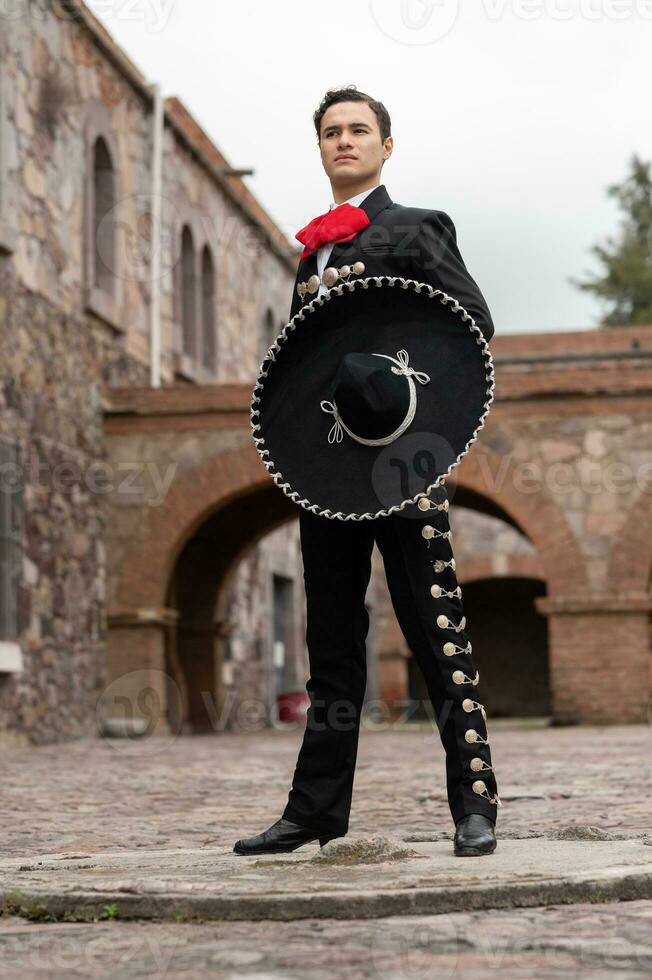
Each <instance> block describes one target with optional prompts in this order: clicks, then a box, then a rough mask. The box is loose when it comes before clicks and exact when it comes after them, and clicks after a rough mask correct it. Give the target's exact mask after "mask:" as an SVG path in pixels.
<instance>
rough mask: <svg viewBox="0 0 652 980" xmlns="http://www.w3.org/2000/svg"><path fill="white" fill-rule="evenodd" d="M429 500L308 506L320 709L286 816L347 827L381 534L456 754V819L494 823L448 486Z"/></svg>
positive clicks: (312, 716)
mask: <svg viewBox="0 0 652 980" xmlns="http://www.w3.org/2000/svg"><path fill="white" fill-rule="evenodd" d="M430 507H431V509H429V510H427V511H422V510H420V509H418V508H416V507H414V506H413V505H410V507H408V508H406V511H407V512H409V513H404V512H402V511H399V512H397V513H395V514H392V515H390V516H389V517H379V518H376V519H374V520H369V519H366V520H363V521H340V520H333V519H331V518H328V517H318V516H316V515H315V514H312V513H310V511H307V510H305V509H303V508H301V510H300V514H299V523H300V536H301V551H302V555H303V565H304V581H305V589H306V602H307V629H306V641H307V645H308V657H309V663H310V678H309V680H308V684H307V691H308V694H309V696H310V706H309V708H308V712H307V717H306V728H305V732H304V736H303V742H302V745H301V749H300V751H299V757H298V759H297V764H296V768H295V771H294V777H293V780H292V787H291V790H290V793H289V797H288V802H287V805H286V807H285V810H284V812H283V816H284V817H286V818H287V819H288V820H293V821H294V822H295V823H298V824H302V825H305V826H307V827H311V828H314V829H316V830H323V831H324V832H330V833H338V834H344V833H346V831H347V830H348V825H349V812H350V809H351V797H352V792H353V777H354V771H355V764H356V757H357V751H358V735H359V722H360V714H361V710H362V703H363V699H364V694H365V688H366V679H367V675H366V671H367V665H366V649H365V641H366V637H367V632H368V628H369V615H368V613H367V610H366V608H365V604H364V599H365V594H366V591H367V585H368V583H369V578H370V575H371V553H372V550H373V545H374V541H376V542H377V544H378V547H379V550H380V552H381V554H382V557H383V562H384V566H385V575H386V578H387V584H388V587H389V592H390V596H391V600H392V605H393V607H394V611H395V613H396V617H397V620H398V623H399V625H400V627H401V630H402V632H403V635H404V636H405V639H406V641H407V644H408V646H409V648H410V650H411V651H412V654H413V656H414V657H415V658H416V660H417V663H418V664H419V668H420V669H421V671H422V672H423V675H424V678H425V681H426V685H427V690H428V696H429V698H430V701H431V703H432V709H433V711H434V716H435V719H436V722H437V726H438V729H439V733H440V736H441V740H442V744H443V746H444V750H445V753H446V785H447V793H448V801H449V806H450V811H451V814H452V817H453V820H454V822H456V823H457V821H458V820H459V819H460V818H461V817H463V816H465V814H468V813H483V814H485V816H487V817H489V818H490V819H491V820H492V821H493V822H494V823H495V821H496V809H497V806H499V805H500V801H499V798H498V795H497V787H496V780H495V776H494V772H493V770H492V768H491V766H492V763H491V753H490V748H489V744H488V736H487V728H486V716H485V711H484V707H483V706H482V704H481V702H480V698H479V685H478V683H477V680H478V675H477V672H476V670H475V668H474V666H473V659H472V654H471V645H470V642H469V639H468V636H467V634H466V633H465V631H464V611H463V606H462V600H461V598H460V597H459V595H457V594H456V592H458V591H460V592H461V590H460V589H459V586H458V582H457V576H456V573H455V561H454V557H453V549H452V546H451V539H450V526H449V522H448V509H447V508H448V496H447V492H446V488H445V487H444V486H440V487H438V488H436V489H435V491H433V493H432V494H431V495H430ZM440 592H441V593H442V594H441V595H440V594H439V593H440ZM448 593H453V595H449V594H448ZM474 680H475V681H476V683H475V684H474V683H472V682H473V681H474Z"/></svg>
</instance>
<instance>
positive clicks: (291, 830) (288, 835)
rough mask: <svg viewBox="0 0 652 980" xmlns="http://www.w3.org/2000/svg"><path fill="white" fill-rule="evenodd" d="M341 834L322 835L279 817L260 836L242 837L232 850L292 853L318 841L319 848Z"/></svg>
mask: <svg viewBox="0 0 652 980" xmlns="http://www.w3.org/2000/svg"><path fill="white" fill-rule="evenodd" d="M342 836H343V835H342V834H323V833H320V831H318V830H310V828H309V827H302V826H301V824H298V823H293V822H292V821H291V820H286V819H285V818H284V817H281V819H280V820H277V821H276V823H273V824H272V826H271V827H268V828H267V830H263V832H262V834H256V836H255V837H242V838H241V839H240V840H238V841H236V842H235V844H234V846H233V850H234V851H235V853H236V854H281V853H283V852H284V851H294V850H296V848H297V847H301V845H302V844H309V843H310V842H311V841H314V840H319V845H320V847H323V846H324V844H327V843H328V841H329V840H333V839H334V838H335V837H342Z"/></svg>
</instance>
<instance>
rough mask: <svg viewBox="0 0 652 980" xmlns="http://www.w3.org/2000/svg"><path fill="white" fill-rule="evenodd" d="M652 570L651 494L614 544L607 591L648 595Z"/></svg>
mask: <svg viewBox="0 0 652 980" xmlns="http://www.w3.org/2000/svg"><path fill="white" fill-rule="evenodd" d="M651 570H652V493H646V492H645V491H643V493H641V495H640V497H639V498H638V500H637V501H636V503H635V504H634V506H633V507H632V508H631V510H630V512H629V516H628V517H627V519H626V521H625V523H624V524H623V526H622V527H621V528H620V529H619V530H618V532H617V534H616V538H615V540H614V541H613V542H612V546H611V554H610V556H609V565H608V568H607V582H606V588H607V589H608V590H609V591H612V590H615V591H616V592H648V591H649V588H650V572H651Z"/></svg>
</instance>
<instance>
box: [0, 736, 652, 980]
mask: <svg viewBox="0 0 652 980" xmlns="http://www.w3.org/2000/svg"><path fill="white" fill-rule="evenodd" d="M489 734H490V738H491V744H492V754H493V757H494V763H495V765H496V770H497V778H498V788H499V793H500V795H501V799H502V800H503V804H504V805H503V807H502V808H501V809H500V810H499V811H498V824H497V832H498V837H499V838H500V836H501V834H502V835H503V836H505V837H507V836H518V837H523V836H528V835H529V834H535V835H538V834H542V835H544V836H548V835H554V834H555V833H558V832H559V831H560V830H563V829H564V828H567V827H569V826H572V825H573V824H579V825H593V826H597V827H599V828H602V829H603V830H605V831H608V832H610V833H612V834H617V835H622V836H633V835H638V834H643V833H649V832H650V831H651V830H652V819H651V818H652V807H651V805H650V796H651V793H652V765H651V764H650V747H651V742H652V731H651V730H650V729H649V728H647V727H646V726H619V727H598V726H594V727H570V728H537V727H528V726H524V725H518V724H516V723H513V722H507V721H505V722H502V721H498V720H494V721H493V722H492V721H491V719H490V720H489ZM300 739H301V731H300V730H299V729H298V728H297V729H296V730H294V731H290V732H270V731H265V732H261V733H253V734H235V733H222V734H219V735H215V736H203V737H199V738H191V737H185V738H177V739H174V740H169V741H168V740H165V739H162V740H157V739H152V740H150V741H148V742H137V741H136V742H128V741H99V740H93V741H86V742H72V743H68V744H65V745H58V746H47V747H43V748H32V749H24V750H20V751H14V752H11V753H6V754H5V755H4V756H3V757H2V773H3V778H2V788H1V792H0V827H1V828H2V838H1V840H0V851H2V852H3V853H4V854H5V855H7V856H25V857H27V856H33V855H35V854H38V853H44V852H53V851H56V852H64V853H68V854H71V855H72V854H77V853H84V854H88V853H91V852H93V851H101V850H116V849H119V848H125V849H129V850H131V849H133V848H135V847H148V848H159V849H163V850H164V849H166V848H177V847H198V846H199V847H201V846H202V845H209V844H212V845H214V844H229V843H230V842H231V841H233V840H235V839H236V838H237V837H238V836H241V835H242V834H243V833H254V832H257V831H259V830H261V829H263V828H264V827H266V826H268V825H269V823H271V822H272V821H273V820H275V819H276V818H277V817H278V816H279V815H280V812H281V810H282V807H283V805H284V804H285V801H286V799H287V791H288V788H289V785H290V781H291V778H292V772H293V769H294V763H295V761H296V754H297V751H298V747H299V744H300ZM443 762H444V760H443V752H442V749H441V745H440V743H439V736H438V734H437V733H436V732H434V733H433V731H432V730H422V731H415V730H412V731H400V730H395V729H394V730H389V731H382V732H373V731H364V732H363V733H362V735H361V739H360V750H359V755H358V768H357V772H356V783H355V788H354V796H353V809H352V814H351V824H350V833H351V834H367V833H391V834H399V835H410V834H412V835H413V834H416V835H420V834H423V835H424V836H425V835H428V836H430V837H432V836H435V837H439V836H444V837H449V836H450V837H452V831H453V826H452V821H451V818H450V813H449V810H448V804H447V800H446V794H445V789H444V769H443ZM499 846H500V844H499ZM533 846H535V845H533ZM490 860H493V858H487V861H490ZM352 914H353V915H354V914H355V910H352ZM206 973H210V975H211V976H216V977H235V976H238V977H245V978H249V980H254V978H255V980H264V978H267V977H270V978H271V977H274V978H278V980H282V978H284V977H292V978H295V977H296V978H301V980H313V978H315V980H318V978H322V977H329V978H331V977H333V976H337V977H347V978H348V977H349V976H350V977H354V976H355V977H365V978H366V977H369V978H378V980H385V978H388V980H390V978H391V980H417V978H419V980H421V978H426V977H427V978H430V977H435V976H436V977H437V978H446V977H456V978H457V977H464V978H465V980H469V978H471V980H474V978H476V977H477V978H480V977H482V978H486V977H493V976H498V975H500V976H501V977H509V978H525V977H528V978H530V977H532V978H537V980H542V978H547V977H550V978H557V977H561V976H564V975H568V974H574V975H577V976H582V977H587V978H589V977H590V978H591V980H594V978H597V980H601V978H603V977H604V978H606V977H608V976H609V977H612V976H613V975H614V974H617V975H618V976H619V977H637V978H638V977H650V976H651V975H652V902H643V901H637V902H620V903H613V904H607V905H575V906H570V907H565V906H560V905H556V906H547V907H541V908H534V909H518V910H512V911H508V910H506V911H494V912H483V913H456V914H452V915H443V916H442V915H438V916H419V917H411V916H410V917H401V918H391V919H386V920H379V919H375V920H370V921H361V920H355V919H352V920H351V921H349V922H343V921H335V920H319V921H317V920H308V919H307V920H302V921H300V922H288V923H283V922H258V923H253V924H252V923H245V922H231V923H214V924H201V923H198V924H192V925H185V924H184V925H182V924H179V925H175V924H171V923H165V924H162V923H155V922H152V923H127V922H125V923H121V922H110V921H108V922H98V923H95V924H74V923H57V924H48V923H30V922H26V921H24V920H18V919H9V918H4V919H2V920H0V977H1V978H3V980H4V978H5V977H6V978H9V977H11V978H14V977H18V976H20V977H21V978H29V977H39V978H40V977H52V978H59V977H61V978H63V977H64V976H65V977H77V976H80V977H81V976H88V977H112V978H113V977H117V978H119V977H125V978H131V977H144V976H148V977H150V978H159V977H161V978H163V977H166V978H176V977H184V978H186V977H200V976H204V975H205V974H206Z"/></svg>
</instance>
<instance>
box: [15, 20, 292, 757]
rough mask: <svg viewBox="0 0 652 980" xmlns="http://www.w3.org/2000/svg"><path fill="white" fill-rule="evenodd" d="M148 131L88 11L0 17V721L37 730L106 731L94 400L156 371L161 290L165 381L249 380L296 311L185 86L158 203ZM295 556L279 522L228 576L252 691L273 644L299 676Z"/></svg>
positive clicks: (167, 142) (102, 452) (103, 523)
mask: <svg viewBox="0 0 652 980" xmlns="http://www.w3.org/2000/svg"><path fill="white" fill-rule="evenodd" d="M153 126H154V102H153V92H152V88H151V87H150V86H149V85H148V83H147V81H146V79H145V78H144V77H143V76H142V75H141V73H140V72H139V70H138V69H137V67H136V66H135V65H134V64H133V63H132V62H131V61H130V60H129V59H128V58H127V56H126V55H125V54H124V52H123V51H122V50H121V49H120V48H119V47H118V46H117V45H116V44H115V43H114V41H113V40H112V38H111V37H110V36H109V34H108V33H107V32H106V30H105V29H104V28H103V27H102V26H101V24H100V23H99V22H98V21H97V20H96V19H95V18H94V16H93V15H92V14H91V13H90V12H89V11H88V9H87V8H85V7H84V5H83V4H81V3H57V2H53V3H52V4H42V3H38V4H37V3H29V2H25V3H24V4H18V5H11V8H10V9H9V10H7V11H4V12H3V14H2V16H0V331H1V336H2V350H3V358H2V362H1V365H0V406H1V415H0V454H1V460H0V464H1V465H2V478H3V490H4V491H5V492H3V493H2V494H0V501H1V503H2V512H1V514H0V518H1V521H2V524H1V527H0V544H1V545H2V551H1V555H2V560H1V563H0V569H1V576H2V577H1V578H0V629H1V631H2V632H1V634H0V732H4V733H12V735H14V736H16V737H22V736H25V737H28V738H29V739H32V740H34V741H37V742H44V741H51V740H54V739H59V738H68V737H73V736H77V735H82V734H86V733H89V732H92V731H93V730H94V728H95V721H96V718H95V714H96V712H95V705H96V701H97V698H98V694H99V693H100V692H101V691H102V690H103V688H104V686H105V683H106V636H107V587H108V583H107V547H110V544H109V541H110V527H108V526H107V507H106V494H105V493H103V492H102V489H101V487H100V486H99V482H98V479H99V477H98V474H99V473H100V472H101V471H102V470H101V466H102V465H105V464H106V459H107V454H106V445H105V437H104V429H103V397H104V392H105V391H106V390H107V389H108V388H110V387H111V386H114V385H119V386H125V385H126V386H130V385H148V384H150V379H151V370H152V363H151V356H150V351H151V345H150V341H151V314H152V302H153V299H154V298H155V294H158V295H157V297H156V298H157V301H158V303H159V304H160V342H159V343H160V359H159V365H160V384H161V385H162V386H172V385H174V386H196V385H198V384H221V383H223V382H227V381H228V382H233V381H248V382H252V381H253V379H254V378H255V376H256V374H257V369H258V365H259V363H260V359H261V355H262V352H263V351H264V350H266V348H267V347H268V346H269V343H270V342H271V339H273V337H274V336H275V334H276V332H277V330H278V328H279V327H280V326H282V324H283V323H284V322H285V319H286V318H287V311H288V309H289V301H290V295H291V290H292V284H293V281H294V271H295V268H296V252H295V248H294V246H293V245H292V244H291V243H290V242H289V241H288V240H287V239H286V237H285V235H284V234H283V232H282V231H281V230H280V228H279V227H278V226H277V225H276V224H275V223H274V221H273V220H272V219H271V218H270V217H269V215H268V214H267V213H266V212H265V210H264V209H263V208H262V207H261V205H260V204H259V202H258V201H257V200H256V199H255V198H254V197H253V195H252V194H251V193H250V192H249V191H248V190H247V188H246V186H245V184H244V182H243V181H242V179H241V178H240V177H238V176H234V175H230V174H229V165H228V162H227V160H226V159H225V158H224V157H223V156H222V154H221V153H220V152H219V150H218V149H217V147H216V146H215V145H214V144H213V143H212V141H211V140H210V139H209V138H208V137H207V136H206V134H205V133H204V132H203V131H202V129H201V127H200V126H199V125H198V123H197V122H196V121H195V120H194V119H193V118H192V116H191V115H190V113H189V112H188V111H187V110H186V109H185V107H184V106H183V105H182V104H181V102H180V101H179V100H177V99H174V98H171V99H167V100H166V101H165V105H164V128H163V134H162V161H163V162H162V183H161V185H160V191H159V195H158V197H159V201H158V202H156V201H155V200H154V196H153V193H152V186H153V168H154V159H153V156H154V138H153ZM157 203H158V206H159V208H160V225H159V226H158V229H159V230H158V231H157V230H156V228H155V226H154V218H153V215H154V213H155V210H156V208H155V205H156V204H157ZM156 248H159V249H160V253H159V258H158V262H159V270H160V271H159V276H158V278H157V279H156V280H153V279H152V254H153V250H154V249H156ZM132 462H134V463H138V461H137V460H136V461H132ZM98 467H99V468H98ZM297 555H298V540H297V528H296V525H295V524H288V525H286V527H284V528H281V529H279V530H278V531H277V532H276V533H275V534H274V535H270V536H269V537H268V538H267V539H266V540H265V541H261V542H260V543H259V544H258V545H257V546H256V547H255V548H254V549H253V550H252V552H251V554H250V555H249V556H248V557H247V558H246V560H245V561H243V562H242V565H241V568H240V569H239V570H238V573H237V575H236V578H235V581H234V583H233V586H232V596H231V601H230V606H231V609H230V612H229V620H230V623H231V626H232V631H231V637H230V643H231V646H232V648H233V652H234V664H237V665H238V667H237V668H236V670H240V671H241V675H242V676H240V677H238V676H236V677H235V679H234V683H237V684H240V685H241V686H242V687H243V689H245V690H246V693H247V694H248V695H251V696H253V695H259V694H261V692H262V688H263V685H264V684H267V683H269V679H268V678H266V677H262V676H260V675H261V668H262V664H263V660H262V659H261V658H252V657H251V656H248V655H249V653H250V652H251V650H252V649H253V650H256V649H258V648H259V647H260V646H261V645H262V646H263V647H265V648H266V647H267V646H271V645H272V644H274V650H275V651H276V654H275V655H276V661H277V666H276V667H275V668H274V671H275V674H274V683H275V684H276V685H278V686H279V687H281V688H283V687H286V686H287V685H289V684H292V683H296V682H297V677H296V676H295V675H296V674H297V672H298V671H299V670H300V664H299V661H298V659H297V658H300V657H301V653H302V649H301V646H302V620H301V615H302V611H301V605H300V594H298V587H297V581H298V580H297ZM274 603H275V604H276V610H277V612H276V617H275V619H274V617H272V618H273V619H274V628H275V630H276V635H275V637H273V638H271V637H270V636H268V633H269V630H268V624H267V616H268V612H269V609H270V604H272V605H273V604H274ZM284 645H285V646H286V647H287V654H286V657H285V660H284V661H281V659H279V657H280V656H281V654H282V651H283V646H284ZM264 652H265V654H267V653H268V651H267V649H265V651H264ZM295 660H296V661H297V662H296V663H295ZM244 661H247V662H246V663H244ZM241 664H242V666H241V667H240V665H241ZM270 696H271V695H270Z"/></svg>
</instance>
